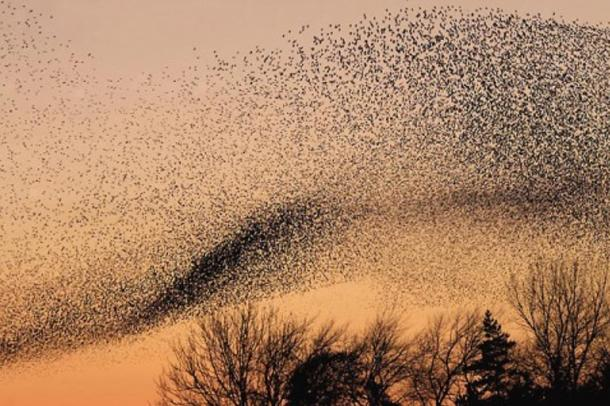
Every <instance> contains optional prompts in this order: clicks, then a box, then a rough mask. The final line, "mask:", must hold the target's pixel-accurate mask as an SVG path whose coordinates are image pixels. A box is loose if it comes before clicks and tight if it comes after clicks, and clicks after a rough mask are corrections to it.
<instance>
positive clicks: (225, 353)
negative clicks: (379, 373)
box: [158, 306, 328, 406]
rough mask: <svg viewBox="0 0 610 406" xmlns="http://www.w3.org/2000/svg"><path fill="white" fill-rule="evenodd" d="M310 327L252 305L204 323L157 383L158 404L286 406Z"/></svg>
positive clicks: (176, 352)
mask: <svg viewBox="0 0 610 406" xmlns="http://www.w3.org/2000/svg"><path fill="white" fill-rule="evenodd" d="M309 326H310V322H309V321H307V320H304V321H294V320H292V319H281V318H280V317H279V316H278V314H277V313H276V312H275V311H273V310H267V311H261V310H258V309H257V308H255V307H253V306H244V307H241V308H238V309H237V310H236V311H232V312H225V313H224V314H220V313H215V314H212V315H210V316H208V317H205V318H203V319H202V320H200V322H199V323H198V325H197V327H196V329H195V330H193V331H192V332H191V334H190V335H189V336H188V338H187V340H186V341H185V342H183V343H180V344H178V345H177V346H176V347H175V348H174V353H175V356H176V360H175V362H174V363H173V364H172V365H171V366H170V367H169V369H168V370H166V371H164V373H163V375H162V377H161V379H160V380H159V383H158V392H159V396H160V402H159V404H160V405H164V406H169V405H171V406H186V405H235V406H248V405H254V404H256V405H280V404H282V403H283V402H284V401H285V395H286V390H285V385H286V381H287V380H288V378H287V377H288V376H289V375H290V374H291V373H292V371H293V369H294V368H295V366H296V365H297V364H298V363H299V362H300V360H301V359H302V356H303V355H302V354H303V353H304V352H305V351H306V344H307V343H306V342H307V330H308V328H309ZM327 340H328V338H327Z"/></svg>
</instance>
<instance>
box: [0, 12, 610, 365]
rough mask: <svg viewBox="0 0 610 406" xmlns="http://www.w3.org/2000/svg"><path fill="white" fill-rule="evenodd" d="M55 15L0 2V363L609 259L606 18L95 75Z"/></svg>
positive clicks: (524, 18)
mask: <svg viewBox="0 0 610 406" xmlns="http://www.w3.org/2000/svg"><path fill="white" fill-rule="evenodd" d="M52 19H53V18H52V17H51V16H46V15H42V14H40V13H37V12H36V11H35V10H32V9H30V8H29V7H27V6H21V5H19V6H18V5H15V4H14V3H12V2H8V1H0V68H1V69H0V86H1V87H0V115H1V116H2V117H3V122H2V127H0V188H1V189H2V193H0V215H1V219H2V221H1V222H0V249H1V252H2V256H1V257H0V363H1V362H7V361H10V360H15V359H19V358H20V357H21V358H23V357H29V356H38V355H41V354H45V353H50V352H53V351H63V350H64V349H69V348H75V347H78V346H81V345H84V344H90V343H95V342H101V341H104V340H107V339H112V338H116V337H120V336H124V335H126V334H131V333H139V332H143V331H146V330H147V329H149V328H151V327H153V326H156V325H158V323H160V322H162V321H164V320H167V319H168V318H173V317H180V316H181V315H184V314H190V313H189V312H192V311H200V310H203V311H205V309H206V308H210V307H212V306H220V305H222V304H225V303H230V302H234V301H240V300H243V299H245V298H254V297H260V296H264V295H269V294H276V293H281V292H285V291H288V290H292V289H304V288H308V287H312V286H317V285H319V284H320V283H332V282H333V281H337V280H345V279H350V278H357V277H360V276H362V275H367V276H369V277H372V278H374V279H376V280H378V281H379V283H380V286H384V287H385V288H386V295H384V297H385V299H386V300H389V299H388V297H392V298H395V299H396V300H397V301H400V302H403V303H407V302H418V303H424V302H428V303H435V304H438V303H446V302H450V301H455V300H458V299H460V298H464V297H470V298H476V297H481V296H482V295H489V296H491V297H493V296H494V294H496V293H497V292H498V286H499V288H500V290H501V289H502V281H503V280H504V279H505V277H506V275H507V273H508V272H509V271H510V270H511V267H515V266H522V265H523V264H525V263H526V262H527V261H528V260H529V259H530V258H531V257H532V256H535V255H538V254H539V253H540V252H543V251H544V252H549V250H550V249H551V248H549V247H555V249H557V248H556V247H560V248H559V251H562V252H563V251H569V250H581V249H586V250H604V249H605V247H606V246H607V239H608V236H609V235H610V233H609V231H610V228H609V225H610V224H609V221H610V217H609V215H610V211H609V210H610V204H609V201H608V198H609V197H610V196H609V194H608V185H609V183H608V180H609V174H610V148H609V147H610V139H609V137H608V135H609V134H610V131H609V130H610V86H609V81H610V28H608V27H607V26H592V25H586V24H582V23H577V22H568V21H563V20H559V19H556V18H554V17H553V18H543V17H541V16H530V15H519V14H508V13H505V12H503V11H500V10H487V9H486V10H477V11H475V12H466V11H463V10H461V9H459V8H454V7H447V8H433V9H403V10H395V11H387V12H386V14H385V15H384V16H383V17H368V16H364V17H363V19H362V20H361V21H359V22H355V23H353V24H349V25H347V26H344V25H343V26H342V25H332V26H329V27H327V28H324V29H322V30H321V31H320V32H318V33H315V34H309V27H302V28H301V29H300V30H298V32H296V33H291V32H289V33H287V34H286V35H285V46H284V47H282V48H280V49H275V50H269V49H264V48H256V49H253V50H251V51H250V52H248V53H246V54H245V55H240V54H236V55H233V56H232V57H229V58H223V57H221V56H219V55H217V54H214V55H215V62H214V63H213V64H211V65H208V66H204V65H203V64H200V63H199V62H198V61H199V56H197V54H198V51H197V49H194V50H193V53H194V57H193V63H192V64H191V65H189V66H186V67H184V68H183V69H174V68H170V67H166V68H163V69H161V70H159V71H156V70H154V69H151V73H142V74H141V75H139V76H135V77H105V76H103V75H101V74H99V73H97V72H96V69H95V56H94V55H93V54H90V53H87V54H86V55H80V54H79V53H78V52H73V51H72V50H71V47H70V44H69V42H68V43H66V42H62V41H61V40H60V39H58V38H56V37H55V36H53V35H52V34H49V33H48V32H47V30H46V28H45V27H46V25H47V23H48V21H51V20H52ZM390 293H391V294H390Z"/></svg>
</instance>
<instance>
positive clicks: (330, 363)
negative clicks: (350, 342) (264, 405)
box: [288, 350, 363, 406]
mask: <svg viewBox="0 0 610 406" xmlns="http://www.w3.org/2000/svg"><path fill="white" fill-rule="evenodd" d="M361 368H362V366H361V364H360V362H359V354H358V353H357V352H356V351H328V350H325V351H322V352H318V353H314V354H312V356H311V357H309V358H308V359H307V360H305V361H304V362H303V363H302V364H300V365H299V366H298V367H297V368H296V369H295V371H294V373H293V375H292V377H291V378H290V381H289V383H288V388H289V389H288V404H289V405H294V406H299V405H303V406H305V405H328V406H331V405H353V404H357V403H358V401H359V400H360V399H361V398H362V397H363V393H362V386H361V381H360V373H361Z"/></svg>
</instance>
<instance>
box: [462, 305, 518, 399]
mask: <svg viewBox="0 0 610 406" xmlns="http://www.w3.org/2000/svg"><path fill="white" fill-rule="evenodd" d="M482 324H483V325H482V329H483V340H482V341H481V343H480V344H479V346H478V348H479V351H480V355H479V358H478V359H475V360H474V361H473V362H472V363H471V364H470V365H469V366H467V367H466V370H467V372H469V373H471V374H473V375H474V379H473V380H472V381H470V382H468V384H467V393H466V396H465V397H464V398H463V399H462V401H461V402H460V403H461V404H464V405H500V404H506V401H507V397H508V395H509V392H510V390H511V386H512V381H513V379H514V378H515V377H514V371H512V370H511V369H510V367H511V365H510V364H511V351H512V350H513V348H514V347H515V346H516V344H517V343H516V342H515V341H512V340H510V339H509V335H508V334H507V333H505V332H504V331H503V330H502V326H501V325H500V323H498V321H497V320H496V319H494V318H493V316H492V314H491V312H490V311H489V310H487V311H486V312H485V316H484V317H483V323H482Z"/></svg>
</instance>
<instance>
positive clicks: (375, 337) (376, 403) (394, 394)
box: [357, 318, 413, 406]
mask: <svg viewBox="0 0 610 406" xmlns="http://www.w3.org/2000/svg"><path fill="white" fill-rule="evenodd" d="M398 325H399V322H398V320H397V319H394V318H391V319H383V318H378V319H376V320H375V321H374V322H373V323H372V324H371V326H370V327H368V329H367V330H366V332H365V334H364V335H363V337H362V338H361V340H360V342H359V343H358V345H357V348H359V352H360V364H361V365H362V372H363V376H362V381H363V385H364V394H365V397H366V401H367V404H368V405H371V406H381V405H386V406H387V405H393V404H398V402H400V401H401V400H402V398H403V397H404V393H405V389H406V388H405V386H406V385H407V381H408V378H409V374H410V364H411V361H412V357H413V355H412V346H411V343H410V342H408V341H407V340H405V339H404V338H403V337H401V334H400V331H399V329H398Z"/></svg>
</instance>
